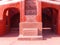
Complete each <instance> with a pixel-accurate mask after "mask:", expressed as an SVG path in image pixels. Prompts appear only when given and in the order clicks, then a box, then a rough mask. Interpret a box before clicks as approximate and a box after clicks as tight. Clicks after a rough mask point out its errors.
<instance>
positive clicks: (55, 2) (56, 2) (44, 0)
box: [38, 0, 60, 5]
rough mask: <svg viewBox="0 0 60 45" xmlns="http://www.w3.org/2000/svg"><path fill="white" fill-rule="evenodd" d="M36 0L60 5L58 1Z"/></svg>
mask: <svg viewBox="0 0 60 45" xmlns="http://www.w3.org/2000/svg"><path fill="white" fill-rule="evenodd" d="M38 1H41V2H46V3H50V4H56V5H60V2H59V1H51V0H38Z"/></svg>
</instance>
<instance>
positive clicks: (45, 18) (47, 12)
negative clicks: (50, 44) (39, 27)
mask: <svg viewBox="0 0 60 45" xmlns="http://www.w3.org/2000/svg"><path fill="white" fill-rule="evenodd" d="M57 15H58V10H57V9H55V8H52V7H46V8H43V9H42V23H43V28H46V27H48V28H47V29H51V31H52V32H56V27H57Z"/></svg>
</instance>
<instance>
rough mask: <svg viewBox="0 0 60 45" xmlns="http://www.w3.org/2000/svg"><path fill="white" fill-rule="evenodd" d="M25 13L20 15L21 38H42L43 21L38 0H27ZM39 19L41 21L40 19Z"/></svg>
mask: <svg viewBox="0 0 60 45" xmlns="http://www.w3.org/2000/svg"><path fill="white" fill-rule="evenodd" d="M23 7H24V8H23V9H22V10H24V11H23V14H22V15H21V16H20V17H21V18H20V20H21V21H20V35H19V39H36V38H40V39H41V38H42V23H41V19H40V14H38V12H39V10H38V1H37V0H25V1H24V3H23ZM38 20H39V21H38Z"/></svg>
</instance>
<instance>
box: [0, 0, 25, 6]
mask: <svg viewBox="0 0 60 45" xmlns="http://www.w3.org/2000/svg"><path fill="white" fill-rule="evenodd" d="M21 1H24V0H11V1H8V0H2V1H0V5H6V4H11V3H17V2H21Z"/></svg>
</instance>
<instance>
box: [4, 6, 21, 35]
mask: <svg viewBox="0 0 60 45" xmlns="http://www.w3.org/2000/svg"><path fill="white" fill-rule="evenodd" d="M4 15H5V16H6V30H7V32H11V33H14V34H16V35H19V23H20V11H19V10H18V8H15V7H10V8H7V9H5V10H4Z"/></svg>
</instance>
